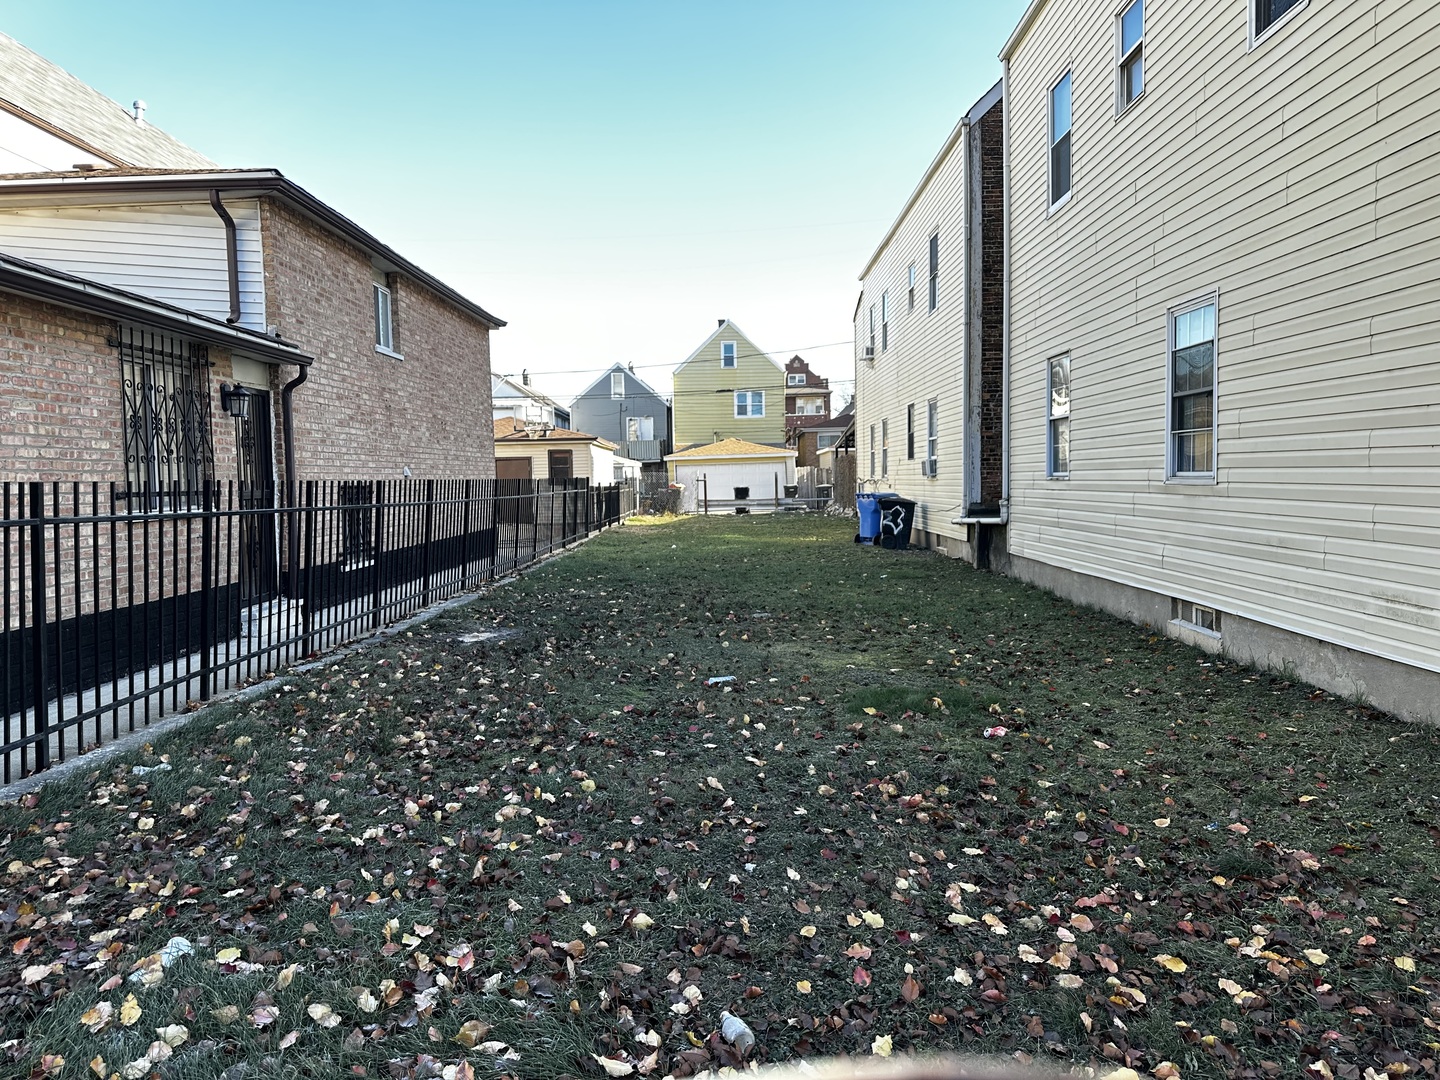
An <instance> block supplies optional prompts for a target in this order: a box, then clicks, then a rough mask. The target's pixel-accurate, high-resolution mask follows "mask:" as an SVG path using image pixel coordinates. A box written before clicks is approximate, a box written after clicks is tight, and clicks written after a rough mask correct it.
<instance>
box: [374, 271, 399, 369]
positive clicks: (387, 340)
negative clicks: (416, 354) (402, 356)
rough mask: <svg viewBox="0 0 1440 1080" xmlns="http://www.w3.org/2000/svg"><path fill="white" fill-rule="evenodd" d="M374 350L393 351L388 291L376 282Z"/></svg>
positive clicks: (393, 328)
mask: <svg viewBox="0 0 1440 1080" xmlns="http://www.w3.org/2000/svg"><path fill="white" fill-rule="evenodd" d="M375 348H376V349H378V350H379V351H381V352H387V353H393V352H394V351H395V326H394V322H393V320H392V317H391V298H390V289H389V287H388V286H385V285H382V284H380V282H378V281H377V282H375Z"/></svg>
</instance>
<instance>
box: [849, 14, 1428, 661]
mask: <svg viewBox="0 0 1440 1080" xmlns="http://www.w3.org/2000/svg"><path fill="white" fill-rule="evenodd" d="M1113 25H1114V8H1113V5H1110V4H1106V3H1101V2H1100V0H1051V2H1050V3H1049V4H1048V5H1047V6H1046V7H1045V8H1044V9H1043V11H1042V12H1041V14H1040V16H1039V18H1038V19H1037V21H1036V23H1035V25H1034V26H1033V27H1032V28H1031V30H1030V31H1029V33H1028V34H1027V36H1026V38H1025V39H1024V41H1023V42H1022V43H1021V45H1020V47H1019V49H1018V50H1017V51H1016V53H1015V54H1014V55H1013V56H1012V58H1011V63H1010V80H1009V85H1008V86H1007V88H1006V97H1007V102H1006V107H1007V114H1008V117H1009V121H1010V147H1011V164H1010V190H1011V210H1012V214H1011V223H1010V229H1011V297H1012V300H1011V305H1012V306H1011V311H1010V318H1011V322H1010V326H1011V337H1010V346H1011V372H1012V375H1011V378H1012V384H1011V396H1010V410H1011V411H1010V418H1011V462H1010V469H1011V493H1012V511H1011V524H1010V541H1009V542H1010V550H1011V551H1012V552H1014V553H1016V554H1017V555H1020V556H1022V557H1025V558H1028V559H1033V560H1038V561H1040V562H1045V563H1050V564H1053V565H1056V566H1062V567H1065V568H1068V569H1071V570H1075V571H1077V572H1080V573H1085V574H1091V575H1099V576H1101V577H1105V578H1109V579H1111V580H1114V581H1117V582H1122V583H1124V584H1127V585H1132V586H1135V587H1138V588H1144V589H1150V590H1153V591H1155V592H1158V593H1160V594H1162V595H1175V596H1184V597H1186V598H1189V599H1194V600H1197V601H1199V602H1204V603H1207V604H1211V605H1213V606H1215V607H1217V608H1219V609H1221V610H1223V611H1229V612H1234V613H1238V614H1241V615H1244V616H1245V617H1247V618H1251V619H1256V620H1259V621H1261V622H1267V623H1269V624H1271V625H1274V626H1277V627H1282V628H1284V629H1288V630H1293V631H1295V632H1298V633H1302V634H1307V635H1310V636H1313V637H1318V638H1320V639H1322V640H1325V641H1331V642H1335V643H1338V644H1342V645H1346V646H1349V647H1351V648H1355V649H1359V650H1361V651H1368V652H1374V653H1376V654H1378V655H1382V656H1388V657H1391V658H1393V659H1399V660H1401V661H1402V662H1406V663H1411V664H1415V665H1418V666H1422V667H1427V668H1429V669H1432V670H1440V613H1437V612H1440V556H1437V552H1440V420H1437V416H1440V364H1436V362H1435V349H1436V345H1437V342H1440V303H1437V299H1436V296H1437V294H1436V285H1435V283H1436V281H1440V5H1437V4H1433V3H1428V2H1425V0H1382V2H1380V3H1377V4H1370V5H1361V4H1342V3H1323V2H1314V0H1312V2H1311V3H1310V4H1309V5H1308V6H1307V7H1306V9H1305V10H1304V11H1302V12H1301V13H1299V15H1298V16H1297V17H1295V18H1293V19H1291V20H1290V21H1288V22H1287V23H1286V25H1285V26H1284V27H1283V28H1281V29H1280V30H1279V31H1278V32H1276V33H1275V34H1273V35H1271V36H1270V37H1269V38H1267V39H1266V41H1265V42H1263V43H1262V44H1261V45H1259V46H1258V47H1256V48H1254V49H1253V50H1252V49H1250V48H1248V37H1247V27H1246V14H1245V5H1244V4H1242V3H1238V2H1232V0H1175V2H1173V3H1166V4H1154V5H1147V11H1146V39H1145V47H1146V83H1147V86H1146V91H1145V94H1144V96H1143V97H1142V98H1141V99H1140V100H1139V101H1138V102H1136V103H1135V104H1134V105H1133V106H1131V107H1130V108H1129V109H1128V110H1127V111H1126V112H1125V113H1124V114H1123V115H1122V116H1120V117H1119V118H1117V117H1116V116H1115V104H1114V87H1115V70H1114V65H1115V53H1114V47H1115V46H1114V38H1113ZM1067 67H1068V68H1069V69H1070V70H1071V71H1072V82H1073V89H1074V113H1073V129H1072V142H1073V148H1074V150H1073V170H1072V176H1073V188H1072V193H1071V197H1070V199H1069V201H1068V202H1067V203H1066V204H1065V205H1064V206H1063V207H1061V208H1059V209H1058V210H1056V211H1054V212H1048V208H1047V206H1046V202H1047V189H1046V175H1047V154H1046V151H1047V146H1046V139H1045V131H1046V117H1047V97H1046V95H1047V90H1048V87H1049V85H1050V83H1051V82H1052V81H1053V80H1054V78H1056V77H1057V76H1058V75H1059V74H1061V73H1062V72H1063V71H1064V70H1066V68H1067ZM1211 289H1217V290H1218V295H1219V319H1218V334H1219V338H1218V342H1217V394H1216V403H1215V404H1216V412H1217V419H1218V423H1217V431H1218V441H1217V473H1216V482H1215V483H1213V484H1204V485H1199V486H1196V485H1190V484H1177V483H1167V482H1166V481H1165V477H1164V456H1165V431H1166V427H1165V425H1166V415H1167V400H1166V364H1167V358H1166V311H1167V309H1169V308H1171V307H1173V306H1174V305H1176V304H1178V303H1182V302H1185V301H1187V300H1189V299H1192V298H1195V297H1199V296H1201V295H1204V294H1205V293H1206V292H1208V291H1209V290H1211ZM1066 351H1068V352H1069V353H1070V355H1071V374H1072V380H1073V386H1072V414H1071V456H1072V468H1071V476H1070V479H1069V480H1067V481H1064V482H1056V481H1053V480H1048V479H1047V478H1046V477H1045V400H1044V394H1045V381H1044V380H1045V360H1046V358H1047V357H1049V356H1053V355H1056V354H1058V353H1061V352H1066ZM861 435H862V438H863V435H864V430H863V429H862V430H861ZM863 450H864V446H863V444H862V452H863Z"/></svg>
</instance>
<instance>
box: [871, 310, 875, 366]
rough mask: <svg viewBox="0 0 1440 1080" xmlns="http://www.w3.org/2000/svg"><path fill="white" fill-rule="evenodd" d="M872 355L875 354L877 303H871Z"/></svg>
mask: <svg viewBox="0 0 1440 1080" xmlns="http://www.w3.org/2000/svg"><path fill="white" fill-rule="evenodd" d="M870 355H871V356H872V357H873V356H874V355H875V305H874V304H871V305H870Z"/></svg>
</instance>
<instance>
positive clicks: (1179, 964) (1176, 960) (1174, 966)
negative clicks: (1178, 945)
mask: <svg viewBox="0 0 1440 1080" xmlns="http://www.w3.org/2000/svg"><path fill="white" fill-rule="evenodd" d="M1155 962H1156V963H1157V964H1159V965H1160V966H1161V967H1163V968H1164V969H1165V970H1166V971H1173V972H1175V973H1177V974H1178V973H1180V972H1182V971H1184V970H1185V969H1186V968H1187V967H1188V966H1189V965H1188V964H1186V963H1185V961H1184V960H1181V959H1180V957H1178V956H1171V955H1170V954H1169V953H1160V954H1159V955H1158V956H1156V957H1155Z"/></svg>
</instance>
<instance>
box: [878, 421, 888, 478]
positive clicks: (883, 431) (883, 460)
mask: <svg viewBox="0 0 1440 1080" xmlns="http://www.w3.org/2000/svg"><path fill="white" fill-rule="evenodd" d="M880 475H881V476H889V475H890V421H889V420H881V421H880Z"/></svg>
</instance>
